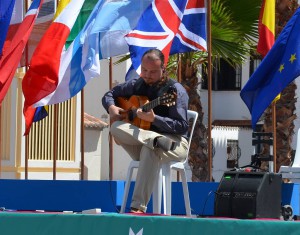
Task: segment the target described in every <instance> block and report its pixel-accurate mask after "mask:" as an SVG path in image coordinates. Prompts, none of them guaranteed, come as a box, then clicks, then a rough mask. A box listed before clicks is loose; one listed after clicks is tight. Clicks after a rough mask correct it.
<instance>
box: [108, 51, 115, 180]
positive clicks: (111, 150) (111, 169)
mask: <svg viewBox="0 0 300 235" xmlns="http://www.w3.org/2000/svg"><path fill="white" fill-rule="evenodd" d="M111 89H112V57H110V58H109V90H111ZM113 141H114V140H113V137H112V135H111V133H109V180H113V169H114V168H113V160H114V156H113V154H114V149H113V144H114V142H113Z"/></svg>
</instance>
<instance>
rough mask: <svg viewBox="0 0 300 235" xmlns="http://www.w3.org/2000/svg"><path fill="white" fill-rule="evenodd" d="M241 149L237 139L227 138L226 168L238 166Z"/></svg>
mask: <svg viewBox="0 0 300 235" xmlns="http://www.w3.org/2000/svg"><path fill="white" fill-rule="evenodd" d="M240 156H241V149H240V147H239V142H238V140H230V139H228V140H227V168H235V167H239V158H240Z"/></svg>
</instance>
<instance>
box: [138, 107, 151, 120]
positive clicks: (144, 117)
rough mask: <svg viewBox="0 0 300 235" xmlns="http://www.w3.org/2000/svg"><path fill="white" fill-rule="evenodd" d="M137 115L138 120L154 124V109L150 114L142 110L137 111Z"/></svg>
mask: <svg viewBox="0 0 300 235" xmlns="http://www.w3.org/2000/svg"><path fill="white" fill-rule="evenodd" d="M136 114H137V116H138V118H140V119H142V120H144V121H147V122H154V119H155V114H154V112H153V110H152V109H151V110H150V111H149V112H143V111H142V109H137V111H136Z"/></svg>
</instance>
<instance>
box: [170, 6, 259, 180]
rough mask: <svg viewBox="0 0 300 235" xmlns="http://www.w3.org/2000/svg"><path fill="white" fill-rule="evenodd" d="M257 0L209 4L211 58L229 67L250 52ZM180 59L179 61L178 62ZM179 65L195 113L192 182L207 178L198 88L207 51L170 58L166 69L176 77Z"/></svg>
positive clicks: (205, 146) (204, 134) (254, 32)
mask: <svg viewBox="0 0 300 235" xmlns="http://www.w3.org/2000/svg"><path fill="white" fill-rule="evenodd" d="M260 6H261V0H251V1H243V4H241V2H240V1H238V0H225V1H221V0H214V1H212V4H211V19H212V20H211V30H212V32H211V35H212V59H213V61H214V60H218V59H220V58H224V59H225V60H227V61H228V62H229V63H230V64H232V65H233V66H235V65H241V64H243V62H244V61H245V60H246V59H247V58H248V56H249V55H250V53H251V48H253V45H254V44H255V43H256V41H255V40H256V39H257V36H258V34H257V23H258V16H259V10H260ZM178 59H180V63H179V61H178ZM178 64H179V65H180V68H179V71H180V77H181V83H182V84H183V86H184V87H185V88H186V90H187V91H188V94H189V97H190V103H189V109H192V110H195V111H197V112H198V113H199V118H198V121H197V124H196V127H195V134H194V137H193V141H192V144H191V148H190V156H189V165H190V167H191V170H192V181H210V179H209V164H208V162H209V159H208V151H207V146H208V143H207V140H208V139H207V129H206V127H205V126H204V124H203V110H202V104H201V100H200V95H199V93H198V91H197V89H198V85H199V82H198V77H197V73H198V65H200V64H201V65H202V69H206V68H207V53H204V52H189V53H184V54H181V55H180V56H173V57H171V58H170V61H169V66H168V69H169V70H168V71H169V74H173V77H176V73H177V70H176V68H177V66H178Z"/></svg>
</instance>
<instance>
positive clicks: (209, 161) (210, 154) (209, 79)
mask: <svg viewBox="0 0 300 235" xmlns="http://www.w3.org/2000/svg"><path fill="white" fill-rule="evenodd" d="M207 52H208V54H207V56H208V58H207V59H208V89H207V90H208V91H207V93H208V125H207V133H208V144H207V148H208V149H207V153H208V176H209V181H212V172H211V171H212V143H211V123H212V108H211V107H212V100H211V90H212V84H211V83H212V79H211V78H212V71H211V70H212V64H211V0H207Z"/></svg>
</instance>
